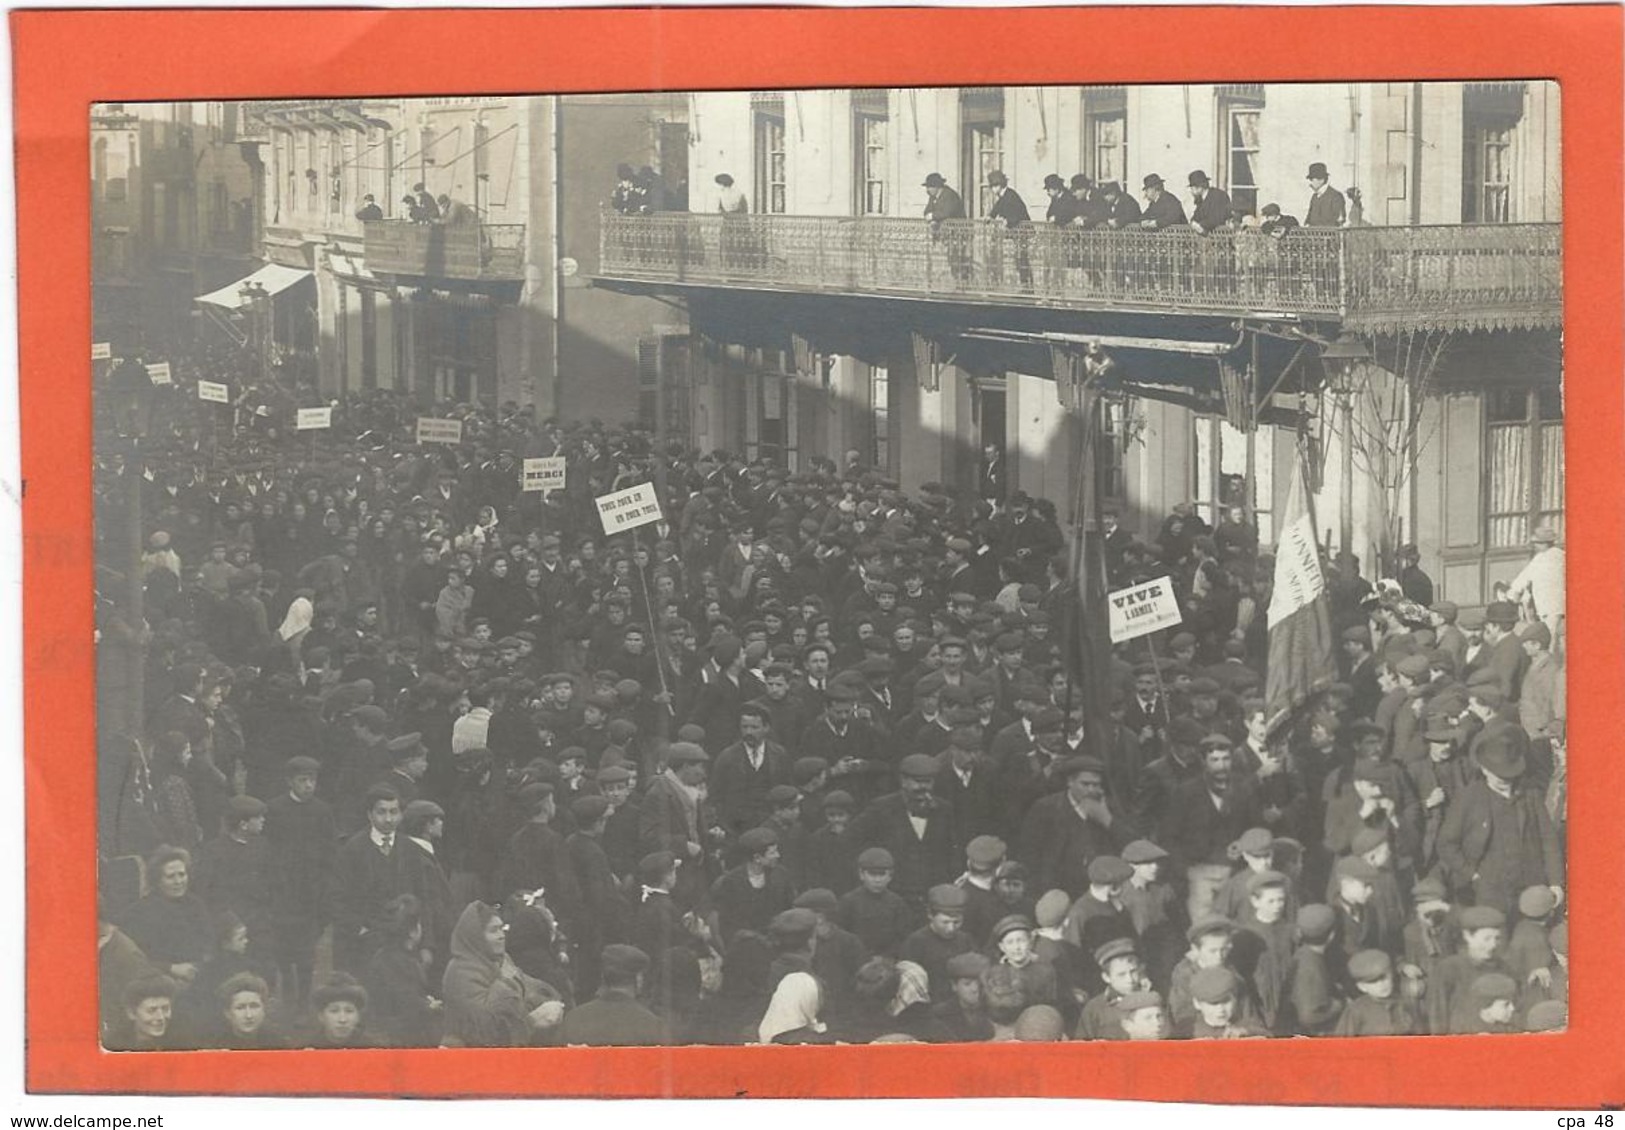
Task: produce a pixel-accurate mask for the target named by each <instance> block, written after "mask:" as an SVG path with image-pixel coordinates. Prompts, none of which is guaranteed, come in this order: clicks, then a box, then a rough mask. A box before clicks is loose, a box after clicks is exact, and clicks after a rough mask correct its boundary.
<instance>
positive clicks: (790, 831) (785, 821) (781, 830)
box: [762, 785, 807, 889]
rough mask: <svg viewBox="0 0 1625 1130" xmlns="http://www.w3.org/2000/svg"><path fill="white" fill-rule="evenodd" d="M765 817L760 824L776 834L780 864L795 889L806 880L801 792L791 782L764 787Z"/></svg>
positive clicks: (805, 838) (804, 834)
mask: <svg viewBox="0 0 1625 1130" xmlns="http://www.w3.org/2000/svg"><path fill="white" fill-rule="evenodd" d="M767 807H768V809H769V813H768V817H767V819H766V820H763V821H762V827H764V828H767V829H769V830H771V831H772V832H774V833H775V834H776V835H777V836H778V837H779V866H780V867H782V868H783V869H784V872H785V874H787V875H789V876H790V882H791V883H792V884H794V885H795V886H796V887H797V888H798V889H799V888H801V887H803V886H805V885H806V882H807V872H806V858H807V833H806V832H805V831H804V830H803V828H802V825H801V792H800V790H799V789H797V788H796V787H795V786H794V785H774V786H773V787H772V788H771V789H769V790H767Z"/></svg>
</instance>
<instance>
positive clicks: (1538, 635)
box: [1518, 620, 1552, 647]
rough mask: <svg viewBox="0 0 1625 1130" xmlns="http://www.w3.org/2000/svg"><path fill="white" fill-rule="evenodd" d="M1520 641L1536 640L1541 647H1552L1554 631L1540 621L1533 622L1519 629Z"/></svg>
mask: <svg viewBox="0 0 1625 1130" xmlns="http://www.w3.org/2000/svg"><path fill="white" fill-rule="evenodd" d="M1518 638H1519V639H1520V640H1534V641H1535V642H1536V643H1538V644H1540V646H1541V647H1551V646H1552V630H1551V629H1550V628H1548V627H1547V626H1546V625H1545V624H1542V623H1541V622H1540V621H1539V620H1531V621H1530V622H1529V623H1527V624H1525V625H1523V626H1522V627H1521V628H1519V629H1518Z"/></svg>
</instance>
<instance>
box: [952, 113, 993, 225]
mask: <svg viewBox="0 0 1625 1130" xmlns="http://www.w3.org/2000/svg"><path fill="white" fill-rule="evenodd" d="M959 121H960V126H961V128H962V130H963V133H962V135H961V137H960V142H961V148H960V152H961V154H962V160H961V165H962V167H961V169H960V184H961V185H962V187H963V189H964V191H962V192H961V193H960V195H961V196H962V197H963V198H964V201H965V212H966V214H967V215H969V216H970V217H971V218H972V219H975V218H976V217H979V216H985V215H987V211H988V209H989V208H991V207H992V206H993V193H992V190H991V189H989V188H988V186H987V174H988V173H991V172H992V171H993V170H994V169H1001V170H1002V169H1003V168H1004V88H1003V87H997V86H978V87H971V88H968V89H966V90H962V91H960V92H959Z"/></svg>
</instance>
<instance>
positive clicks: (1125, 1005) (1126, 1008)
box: [1116, 989, 1162, 1013]
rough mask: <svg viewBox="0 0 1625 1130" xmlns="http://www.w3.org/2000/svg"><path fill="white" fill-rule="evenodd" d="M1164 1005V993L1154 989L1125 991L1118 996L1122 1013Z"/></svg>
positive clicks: (1118, 1007) (1117, 1006) (1118, 1008)
mask: <svg viewBox="0 0 1625 1130" xmlns="http://www.w3.org/2000/svg"><path fill="white" fill-rule="evenodd" d="M1161 1007H1162V994H1161V993H1159V992H1157V991H1155V990H1154V989H1139V990H1136V991H1135V992H1132V993H1124V994H1123V995H1122V996H1121V997H1119V998H1117V1005H1116V1008H1117V1011H1118V1012H1122V1013H1133V1012H1139V1011H1140V1010H1141V1009H1142V1008H1158V1009H1160V1008H1161Z"/></svg>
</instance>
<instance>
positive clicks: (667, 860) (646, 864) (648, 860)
mask: <svg viewBox="0 0 1625 1130" xmlns="http://www.w3.org/2000/svg"><path fill="white" fill-rule="evenodd" d="M676 865H677V857H676V856H675V855H673V854H672V853H671V852H669V851H653V852H650V853H649V854H648V855H646V856H644V857H643V858H642V859H640V860H638V875H639V877H640V878H642V879H644V880H658V879H662V878H664V877H665V875H666V872H668V871H670V870H671V869H672V868H673V867H675V866H676Z"/></svg>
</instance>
